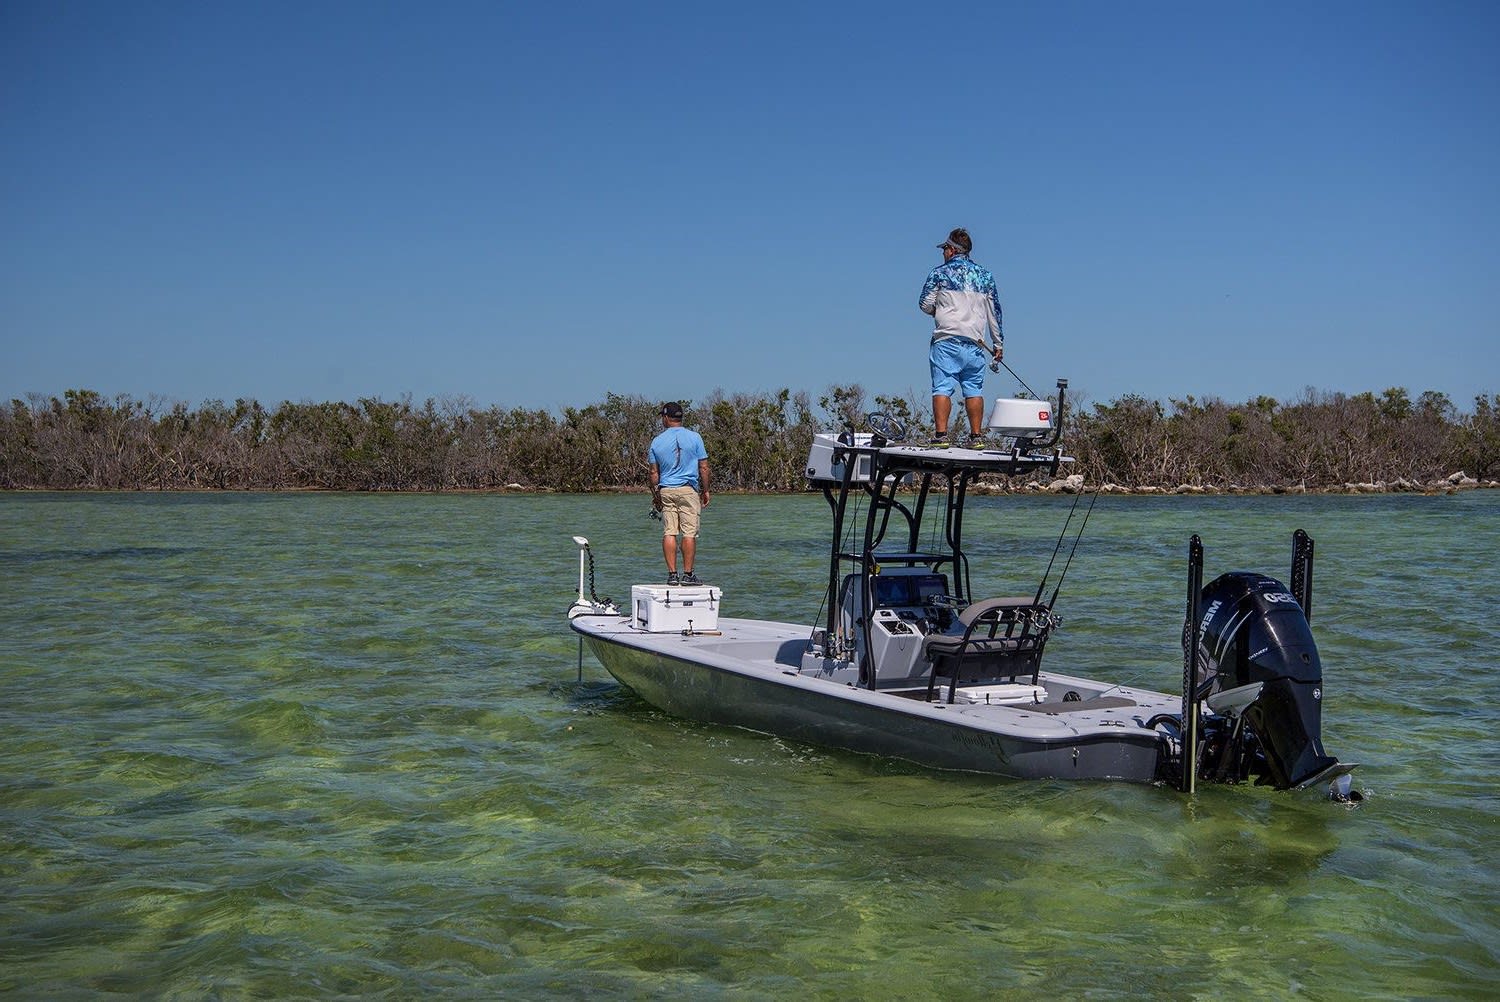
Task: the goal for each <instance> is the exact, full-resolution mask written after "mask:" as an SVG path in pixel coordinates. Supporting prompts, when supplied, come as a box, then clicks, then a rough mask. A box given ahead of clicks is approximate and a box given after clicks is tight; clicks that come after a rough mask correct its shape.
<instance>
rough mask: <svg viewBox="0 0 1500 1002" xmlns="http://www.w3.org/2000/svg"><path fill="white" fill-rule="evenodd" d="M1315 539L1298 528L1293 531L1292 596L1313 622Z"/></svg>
mask: <svg viewBox="0 0 1500 1002" xmlns="http://www.w3.org/2000/svg"><path fill="white" fill-rule="evenodd" d="M1312 582H1313V540H1312V537H1311V536H1309V535H1308V534H1307V533H1306V532H1304V531H1302V530H1301V529H1298V530H1297V531H1296V532H1294V533H1292V597H1293V598H1295V599H1296V600H1297V604H1298V605H1300V606H1302V616H1303V618H1305V619H1306V620H1307V621H1308V622H1309V623H1311V622H1312Z"/></svg>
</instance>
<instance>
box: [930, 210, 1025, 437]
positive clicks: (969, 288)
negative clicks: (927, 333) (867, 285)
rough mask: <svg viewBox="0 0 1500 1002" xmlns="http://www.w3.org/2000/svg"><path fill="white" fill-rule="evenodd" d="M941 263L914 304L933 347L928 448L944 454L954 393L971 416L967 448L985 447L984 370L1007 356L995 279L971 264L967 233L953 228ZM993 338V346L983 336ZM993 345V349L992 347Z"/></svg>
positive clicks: (939, 245) (945, 242)
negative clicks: (929, 325)
mask: <svg viewBox="0 0 1500 1002" xmlns="http://www.w3.org/2000/svg"><path fill="white" fill-rule="evenodd" d="M938 247H940V248H941V249H942V251H943V263H942V264H940V265H938V266H937V267H936V268H934V269H932V273H931V274H929V275H928V276H927V281H926V282H924V283H923V285H922V296H921V298H920V299H919V300H918V301H917V305H918V306H920V307H921V310H922V312H923V313H926V314H928V315H929V316H931V317H932V321H933V329H932V344H931V346H930V347H929V348H928V352H927V360H928V363H929V365H930V367H931V369H932V418H933V424H934V425H935V431H936V432H937V434H936V435H934V436H933V439H932V441H931V442H930V443H928V444H929V446H931V447H932V448H936V449H946V448H948V446H949V445H950V444H951V440H950V438H949V435H948V419H949V417H951V415H952V412H953V393H954V390H959V391H961V392H962V393H963V395H964V410H965V411H967V412H968V417H969V440H968V442H967V443H966V444H967V446H968V447H969V448H971V449H982V448H984V445H985V443H984V430H983V429H984V368H985V365H986V364H989V363H990V362H991V359H993V361H994V366H995V367H996V371H999V369H998V366H999V362H1000V359H1001V358H1002V357H1004V355H1005V334H1004V333H1003V332H1002V331H1001V329H1000V317H1001V313H1000V296H999V293H997V292H996V291H995V276H994V275H993V274H991V273H990V270H989V269H988V268H982V267H980V266H979V265H977V264H975V263H974V262H973V261H970V260H969V252H970V251H972V250H973V249H974V242H973V241H972V240H970V239H969V231H968V230H965V229H962V228H960V229H956V230H953V231H952V232H950V233H949V234H948V239H947V240H944V241H943V242H942V243H940V244H938ZM987 334H993V335H994V340H993V341H989V342H987V341H986V335H987ZM992 345H993V347H991V346H992Z"/></svg>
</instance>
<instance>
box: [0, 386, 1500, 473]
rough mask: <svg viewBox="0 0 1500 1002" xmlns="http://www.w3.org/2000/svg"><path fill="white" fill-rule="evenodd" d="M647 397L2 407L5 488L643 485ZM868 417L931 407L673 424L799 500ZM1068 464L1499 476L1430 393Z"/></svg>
mask: <svg viewBox="0 0 1500 1002" xmlns="http://www.w3.org/2000/svg"><path fill="white" fill-rule="evenodd" d="M657 407H658V402H657V401H654V400H647V399H645V398H643V397H639V396H623V395H618V394H613V393H611V394H609V395H607V396H606V398H605V399H604V400H603V401H602V402H599V403H593V404H589V405H588V406H586V407H580V408H575V407H565V408H563V410H562V411H561V413H553V412H551V411H547V410H531V409H526V408H519V407H518V408H512V409H509V410H506V409H503V408H500V407H493V406H492V407H488V408H480V407H477V406H475V405H474V404H473V403H472V402H470V401H468V400H466V399H457V400H443V401H434V400H427V401H425V402H424V403H422V404H420V405H417V404H414V403H413V402H412V401H411V400H410V399H409V398H403V399H401V400H397V401H387V400H380V399H377V398H364V399H361V400H359V401H357V402H356V403H345V402H337V403H316V404H314V403H291V402H284V403H282V404H280V405H279V406H277V407H276V408H275V409H274V410H270V409H267V408H265V407H263V406H262V405H261V404H260V403H258V402H257V401H254V400H237V401H235V402H234V404H233V405H229V404H225V403H223V402H221V401H210V402H207V403H204V404H203V405H201V406H199V407H197V408H195V409H194V408H189V407H188V405H187V404H185V403H182V402H180V401H176V402H173V401H163V400H159V399H150V400H136V399H133V398H131V397H129V396H126V395H122V396H117V397H114V398H106V397H104V396H102V395H101V394H99V393H97V392H95V391H92V390H69V391H67V392H66V393H65V394H64V395H63V397H62V398H61V399H59V398H57V397H44V396H41V395H33V396H32V397H31V398H30V399H29V400H26V401H22V400H13V401H11V402H10V404H9V406H0V488H8V489H18V488H44V489H61V490H74V489H131V490H140V489H145V490H184V489H187V490H193V489H227V490H292V489H321V490H371V491H381V490H403V491H404V490H410V491H444V490H495V489H505V488H508V487H513V486H516V485H519V486H520V487H522V488H528V489H553V490H558V491H592V490H607V489H611V488H617V487H639V486H640V485H641V484H643V483H644V482H645V480H646V466H645V458H644V457H645V453H646V447H647V444H648V443H649V442H650V440H651V438H652V436H653V435H655V434H656V433H657V432H658V431H659V430H660V428H661V423H660V419H659V418H658V417H657ZM869 410H881V411H885V412H887V413H890V414H893V415H895V416H898V417H900V418H903V419H905V420H907V421H909V422H911V424H912V426H913V429H914V432H916V433H925V431H926V430H927V428H928V427H929V422H930V412H929V411H928V408H927V402H926V401H925V400H922V401H913V400H911V399H909V398H907V397H901V396H876V397H874V398H873V399H867V397H866V393H865V390H864V389H863V388H862V387H860V386H858V385H849V386H833V387H830V388H829V389H828V392H827V393H826V394H825V395H824V396H822V397H821V398H820V399H819V400H818V402H817V404H816V405H814V403H813V402H812V400H811V398H810V397H809V396H808V395H807V394H806V393H803V392H797V393H794V392H792V391H790V390H785V389H783V390H780V391H778V392H776V393H774V394H767V393H754V394H745V393H740V394H733V395H726V394H724V393H723V392H720V391H716V392H715V393H713V394H712V395H710V396H709V397H707V398H706V399H703V400H699V401H691V402H689V403H688V421H687V423H688V424H689V425H690V426H691V427H694V428H696V429H698V430H699V431H700V432H701V433H702V434H703V437H704V439H705V441H706V442H707V445H708V449H709V454H710V456H711V457H712V462H713V468H714V478H715V483H716V486H717V487H718V488H719V489H726V490H756V491H790V490H800V489H802V488H803V486H804V484H803V479H802V464H803V460H804V457H805V456H806V455H807V450H808V446H809V444H810V442H811V439H812V436H813V434H814V432H816V431H819V430H830V429H839V428H842V427H846V426H848V425H850V424H854V425H856V426H858V425H859V424H861V423H862V416H863V414H864V413H865V412H866V411H869ZM1064 442H1065V444H1066V446H1067V451H1068V452H1069V453H1070V454H1071V455H1073V456H1075V457H1077V460H1078V462H1077V465H1076V466H1075V467H1074V471H1075V472H1078V473H1082V474H1083V475H1084V477H1085V480H1086V481H1087V482H1088V483H1091V484H1103V483H1116V484H1120V485H1123V486H1126V487H1145V486H1176V485H1180V484H1191V485H1197V486H1205V487H1218V488H1227V487H1229V486H1231V485H1236V484H1238V485H1244V486H1273V487H1274V486H1293V485H1299V486H1305V487H1307V488H1309V489H1320V488H1326V487H1335V486H1339V485H1342V484H1345V483H1349V482H1377V481H1396V480H1404V481H1409V482H1419V483H1429V482H1432V481H1434V480H1437V479H1440V478H1443V477H1445V476H1447V475H1448V474H1450V473H1453V472H1455V471H1459V470H1462V471H1464V472H1465V473H1467V474H1468V475H1469V476H1471V477H1477V478H1481V479H1488V478H1495V477H1500V395H1496V396H1480V397H1478V398H1476V399H1475V401H1474V409H1473V410H1472V411H1471V412H1467V413H1462V412H1459V411H1458V410H1457V408H1456V407H1455V406H1454V405H1453V404H1452V402H1451V401H1449V399H1448V398H1447V397H1446V396H1445V395H1443V394H1441V393H1434V392H1430V391H1429V392H1426V393H1423V394H1422V395H1421V396H1420V397H1418V398H1417V399H1416V400H1412V399H1411V398H1410V396H1409V395H1408V394H1407V392H1406V391H1405V390H1404V389H1399V388H1393V389H1388V390H1386V391H1384V392H1383V393H1381V394H1378V395H1377V394H1373V393H1361V394H1357V395H1353V396H1350V395H1345V394H1342V393H1320V392H1317V391H1313V390H1308V391H1306V392H1305V393H1304V394H1303V395H1302V396H1301V397H1300V398H1298V399H1297V400H1294V401H1291V402H1289V403H1279V402H1278V401H1276V400H1272V399H1270V398H1268V397H1259V398H1257V399H1255V400H1252V401H1248V402H1246V403H1243V404H1230V403H1225V402H1224V401H1221V400H1214V399H1210V400H1202V401H1199V400H1195V399H1193V398H1192V397H1189V398H1187V399H1186V400H1172V401H1169V403H1168V404H1166V405H1163V404H1161V403H1159V402H1157V401H1153V400H1147V399H1145V398H1142V397H1138V396H1127V397H1122V398H1120V399H1117V400H1114V401H1112V402H1110V403H1108V404H1093V405H1085V406H1083V407H1080V408H1074V409H1072V410H1071V412H1070V413H1069V414H1068V415H1067V419H1066V427H1065V430H1064Z"/></svg>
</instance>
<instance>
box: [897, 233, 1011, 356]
mask: <svg viewBox="0 0 1500 1002" xmlns="http://www.w3.org/2000/svg"><path fill="white" fill-rule="evenodd" d="M917 305H918V306H919V307H921V309H922V312H923V313H926V314H929V315H930V316H931V317H932V321H933V328H932V339H933V340H934V341H938V340H941V339H942V338H945V337H966V338H969V339H970V340H971V341H977V342H979V343H981V344H983V343H984V341H985V335H986V334H987V333H990V332H993V333H994V335H995V339H994V341H993V342H992V343H991V345H990V346H991V347H992V348H999V347H1000V346H1002V345H1003V344H1005V333H1004V331H1002V330H1001V327H1000V321H1001V311H1000V294H999V292H998V291H996V289H995V276H994V275H993V274H991V273H990V270H989V269H988V268H983V267H981V266H979V265H977V264H975V263H974V262H973V261H970V260H969V258H968V255H966V254H955V255H953V256H952V257H951V258H949V259H948V260H946V261H944V262H943V263H942V264H940V265H938V266H937V267H936V268H934V269H932V273H931V274H929V275H928V276H927V281H926V282H924V283H922V296H921V298H920V299H918V300H917Z"/></svg>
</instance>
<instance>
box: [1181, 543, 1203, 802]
mask: <svg viewBox="0 0 1500 1002" xmlns="http://www.w3.org/2000/svg"><path fill="white" fill-rule="evenodd" d="M1187 586H1188V587H1187V592H1188V593H1187V618H1186V619H1185V620H1184V621H1183V624H1182V647H1183V651H1182V779H1181V782H1180V784H1179V788H1180V789H1181V790H1182V792H1183V793H1186V794H1189V795H1191V794H1192V793H1193V791H1194V790H1195V788H1196V786H1197V782H1198V625H1199V624H1198V620H1199V618H1200V617H1201V615H1202V609H1201V608H1200V605H1201V599H1202V596H1203V540H1201V539H1199V538H1198V536H1197V535H1196V534H1195V535H1194V536H1193V538H1192V539H1190V540H1188V582H1187Z"/></svg>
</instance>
